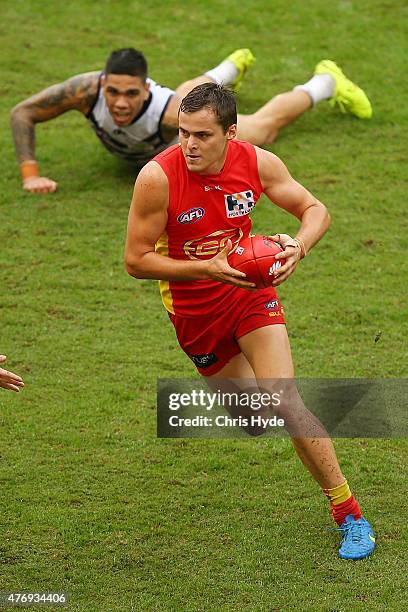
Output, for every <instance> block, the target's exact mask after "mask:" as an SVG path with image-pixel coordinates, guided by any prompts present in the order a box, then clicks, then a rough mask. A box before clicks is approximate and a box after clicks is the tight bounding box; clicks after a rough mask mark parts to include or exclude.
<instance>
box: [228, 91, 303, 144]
mask: <svg viewBox="0 0 408 612" xmlns="http://www.w3.org/2000/svg"><path fill="white" fill-rule="evenodd" d="M311 107H312V100H311V98H310V96H309V95H308V94H307V93H306V92H305V91H300V90H294V91H287V92H286V93H282V94H279V95H277V96H275V97H274V98H272V100H270V101H269V102H267V103H266V104H265V105H264V106H262V107H261V108H260V109H259V110H258V111H256V113H253V114H252V115H240V114H239V115H238V130H237V136H238V138H239V139H241V140H247V141H248V142H251V143H252V144H254V145H258V146H262V145H264V144H270V143H272V142H273V141H274V140H276V137H277V136H278V133H279V130H281V129H282V128H284V127H285V126H286V125H289V124H290V123H293V122H294V121H296V119H297V118H298V117H300V116H301V115H303V113H305V112H306V111H307V110H309V109H310V108H311Z"/></svg>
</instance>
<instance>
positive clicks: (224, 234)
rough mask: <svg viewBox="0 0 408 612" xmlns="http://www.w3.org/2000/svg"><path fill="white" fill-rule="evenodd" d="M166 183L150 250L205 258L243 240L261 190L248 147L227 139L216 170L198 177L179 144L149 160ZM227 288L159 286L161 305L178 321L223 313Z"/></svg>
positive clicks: (187, 283) (189, 283) (209, 282)
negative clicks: (163, 213) (163, 211)
mask: <svg viewBox="0 0 408 612" xmlns="http://www.w3.org/2000/svg"><path fill="white" fill-rule="evenodd" d="M154 161H156V162H157V163H158V164H160V166H161V167H162V169H163V170H164V172H165V173H166V175H167V178H168V181H169V208H168V221H167V226H166V231H165V233H164V234H163V235H162V236H161V237H160V239H159V240H158V242H157V244H156V251H157V252H158V253H160V254H161V255H165V256H168V257H172V258H173V259H210V258H211V257H214V255H216V254H217V253H219V252H220V251H221V250H222V249H223V248H224V247H225V244H226V242H227V240H228V239H230V240H231V242H232V244H233V247H234V249H235V248H236V247H237V246H238V243H239V241H240V240H241V238H245V237H247V236H248V235H249V233H250V230H251V219H250V217H249V213H250V212H251V211H252V210H253V209H254V207H255V204H256V202H257V201H258V199H259V197H260V195H261V193H262V191H263V188H262V184H261V181H260V178H259V173H258V163H257V157H256V151H255V148H254V146H253V145H251V144H249V143H247V142H243V141H240V140H231V141H230V142H229V143H228V151H227V156H226V159H225V164H224V167H223V169H222V171H221V172H220V173H218V174H212V175H201V174H197V173H194V172H190V170H188V168H187V165H186V162H185V159H184V156H183V152H182V150H181V147H180V145H174V146H172V147H169V148H168V149H167V150H166V151H163V152H162V153H160V154H159V155H157V156H156V157H155V158H154ZM232 289H233V287H232V286H231V285H227V284H225V283H220V282H218V281H213V280H198V281H160V291H161V295H162V300H163V304H164V306H165V307H166V309H167V310H168V311H169V312H171V313H172V314H177V315H179V316H182V317H195V316H198V315H210V314H212V313H213V312H215V311H216V310H217V309H219V308H223V307H224V306H225V305H226V303H227V302H228V300H229V299H230V295H229V294H231V290H232Z"/></svg>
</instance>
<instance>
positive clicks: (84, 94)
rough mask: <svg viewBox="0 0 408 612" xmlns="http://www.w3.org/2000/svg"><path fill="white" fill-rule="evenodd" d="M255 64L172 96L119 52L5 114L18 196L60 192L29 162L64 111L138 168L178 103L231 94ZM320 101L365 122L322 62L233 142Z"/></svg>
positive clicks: (220, 70)
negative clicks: (209, 93) (47, 124)
mask: <svg viewBox="0 0 408 612" xmlns="http://www.w3.org/2000/svg"><path fill="white" fill-rule="evenodd" d="M253 61H254V57H253V55H252V53H251V52H250V51H249V49H238V50H237V51H235V52H234V53H232V54H231V55H230V56H229V57H227V59H225V60H224V61H223V62H221V64H219V66H217V67H216V68H214V69H213V70H209V71H208V72H206V73H205V74H204V75H203V76H200V77H197V78H195V79H193V80H190V81H186V82H185V83H183V84H182V85H180V86H179V87H178V88H177V89H176V91H173V90H171V89H168V88H167V87H161V86H160V85H158V84H157V83H155V82H154V81H153V80H152V79H150V78H148V77H147V63H146V60H145V58H144V56H143V54H142V53H141V52H139V51H136V50H135V49H120V50H118V51H114V52H113V53H112V54H111V55H110V57H109V58H108V61H107V63H106V66H105V70H104V72H101V71H96V72H87V73H85V74H79V75H77V76H74V77H72V78H70V79H68V80H67V81H65V82H63V83H60V84H59V85H53V86H52V87H49V88H48V89H44V90H43V91H41V92H40V93H38V94H36V95H34V96H32V97H31V98H28V99H27V100H24V101H23V102H21V103H20V104H18V105H17V106H16V107H15V108H14V109H13V111H12V113H11V126H12V131H13V137H14V142H15V147H16V152H17V158H18V161H19V162H20V169H21V175H22V179H23V187H24V189H25V190H26V191H30V192H35V193H50V192H53V191H55V190H56V189H57V186H58V185H57V183H56V182H55V181H54V180H52V179H50V178H47V177H45V176H41V175H40V170H39V166H38V162H37V161H36V157H35V125H36V123H41V122H43V121H48V120H49V119H54V118H55V117H58V116H59V115H62V114H63V113H65V112H66V111H69V110H77V111H80V112H81V113H82V114H83V115H85V117H86V118H87V119H88V121H89V122H90V125H91V126H92V128H93V129H94V131H95V133H96V135H97V136H98V138H99V140H100V141H101V142H102V144H103V145H104V146H105V147H106V148H107V149H108V150H109V151H110V152H111V153H113V154H114V155H117V156H119V157H121V158H123V159H126V160H128V161H130V162H132V163H134V164H135V167H136V169H140V168H141V167H142V166H143V165H144V164H145V163H146V162H147V161H149V160H151V159H152V158H153V157H154V156H155V155H157V154H158V153H159V152H160V151H162V150H163V149H165V148H166V147H167V146H169V145H170V144H173V143H174V142H175V141H176V138H177V130H178V123H177V117H178V109H179V106H180V102H181V99H182V97H184V96H185V95H186V94H187V93H188V92H189V91H190V90H191V89H193V87H195V86H196V85H198V84H200V83H204V82H209V81H213V82H215V83H220V84H224V85H228V86H231V87H232V88H234V89H237V88H238V87H239V86H240V84H241V80H242V78H243V76H244V74H245V72H246V70H247V69H248V68H249V67H250V66H251V64H252V63H253ZM322 100H331V101H332V102H333V103H335V102H337V103H338V104H339V106H340V108H341V109H342V110H343V111H348V112H350V113H352V114H354V115H356V116H357V117H360V118H369V117H371V113H372V111H371V105H370V102H369V100H368V98H367V96H366V95H365V93H364V92H363V91H362V90H361V89H360V88H359V87H357V86H356V85H354V84H353V83H352V82H351V81H349V80H348V79H347V78H346V77H345V76H344V74H343V73H342V71H341V70H340V68H338V66H336V64H335V63H334V62H331V61H329V60H324V61H322V62H320V63H319V64H318V65H317V66H316V69H315V75H314V76H313V77H312V78H311V79H310V80H309V81H308V82H307V83H305V84H304V85H298V86H297V87H295V89H294V90H293V91H289V92H286V93H283V94H280V95H278V96H275V97H274V98H272V99H271V100H270V101H269V102H267V103H266V104H265V106H263V107H262V108H260V109H259V110H258V111H256V112H255V113H253V114H251V115H239V117H238V136H239V138H242V139H244V140H247V141H249V142H251V143H252V144H256V145H259V146H262V145H264V144H268V143H272V142H273V141H274V140H275V138H276V137H277V135H278V132H279V130H280V129H281V128H283V127H284V126H285V125H288V124H289V123H292V122H293V121H295V119H297V118H298V117H299V116H300V115H302V114H303V113H304V112H306V111H307V110H309V109H310V108H311V107H312V106H313V105H314V104H317V103H318V102H320V101H322Z"/></svg>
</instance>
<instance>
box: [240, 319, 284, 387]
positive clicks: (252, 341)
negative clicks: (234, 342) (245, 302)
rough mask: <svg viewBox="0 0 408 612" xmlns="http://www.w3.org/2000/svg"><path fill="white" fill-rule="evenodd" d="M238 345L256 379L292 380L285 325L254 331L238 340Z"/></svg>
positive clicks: (269, 326)
mask: <svg viewBox="0 0 408 612" xmlns="http://www.w3.org/2000/svg"><path fill="white" fill-rule="evenodd" d="M238 345H239V347H240V349H241V351H242V353H243V354H244V355H245V357H246V359H247V360H248V363H249V364H250V366H251V367H252V369H253V371H254V372H255V376H256V378H258V379H262V378H263V379H265V378H293V376H294V369H293V362H292V354H291V350H290V344H289V338H288V334H287V331H286V327H285V325H268V326H265V327H260V328H259V329H255V330H254V331H251V332H249V333H248V334H245V335H244V336H242V337H241V338H239V340H238Z"/></svg>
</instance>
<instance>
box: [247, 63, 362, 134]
mask: <svg viewBox="0 0 408 612" xmlns="http://www.w3.org/2000/svg"><path fill="white" fill-rule="evenodd" d="M324 100H330V103H331V104H332V105H333V106H334V105H335V104H338V105H339V107H340V110H341V111H342V112H349V113H351V114H352V115H355V116H356V117H359V118H360V119H369V118H370V117H371V115H372V108H371V104H370V101H369V99H368V98H367V96H366V94H365V93H364V91H363V90H362V89H360V87H358V86H357V85H356V84H355V83H353V82H352V81H350V80H349V79H348V78H347V77H346V76H345V75H344V73H343V72H342V70H341V69H340V68H339V67H338V66H337V65H336V64H335V63H334V62H332V61H330V60H323V61H322V62H319V63H318V64H317V66H316V68H315V73H314V75H313V77H312V78H311V79H309V80H308V81H307V82H306V83H304V84H303V85H297V86H296V87H295V88H294V89H293V90H292V91H288V92H286V93H283V94H279V95H277V96H275V97H274V98H272V100H270V101H269V102H267V103H266V104H265V105H264V106H262V108H260V109H259V110H258V111H257V112H256V113H253V114H252V115H238V138H241V139H242V140H248V141H249V142H252V144H255V145H258V146H260V145H263V144H270V143H271V142H273V141H274V140H275V139H276V137H277V135H278V133H279V130H281V129H282V128H284V127H285V126H286V125H289V124H290V123H293V122H294V121H295V120H296V119H297V118H298V117H300V116H301V115H303V113H305V112H306V111H307V110H309V109H310V108H312V107H313V106H315V105H316V104H318V103H319V102H322V101H324Z"/></svg>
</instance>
